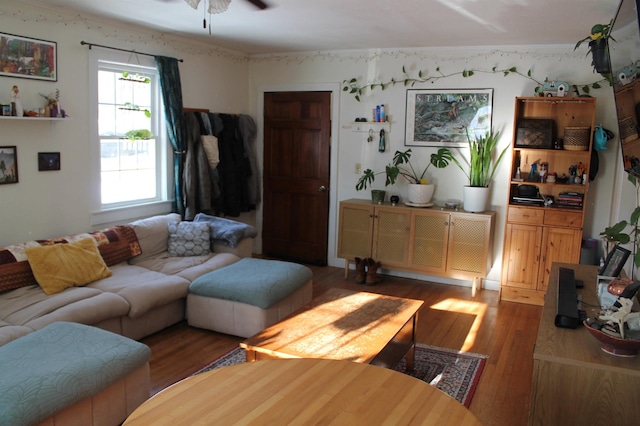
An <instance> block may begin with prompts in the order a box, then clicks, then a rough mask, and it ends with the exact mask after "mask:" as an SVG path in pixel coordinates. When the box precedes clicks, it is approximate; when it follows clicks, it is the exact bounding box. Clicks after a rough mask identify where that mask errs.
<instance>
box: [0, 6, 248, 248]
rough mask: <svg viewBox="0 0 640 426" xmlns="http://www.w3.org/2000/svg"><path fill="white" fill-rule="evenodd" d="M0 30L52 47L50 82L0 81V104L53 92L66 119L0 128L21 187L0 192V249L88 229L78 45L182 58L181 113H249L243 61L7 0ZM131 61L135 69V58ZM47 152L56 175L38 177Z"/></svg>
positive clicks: (85, 114)
mask: <svg viewBox="0 0 640 426" xmlns="http://www.w3.org/2000/svg"><path fill="white" fill-rule="evenodd" d="M0 28H1V31H2V32H6V33H10V34H17V35H21V36H26V37H33V38H39V39H44V40H49V41H55V42H56V43H57V47H58V81H57V82H43V81H38V80H31V79H24V78H11V77H0V103H8V102H9V100H10V91H11V87H12V86H13V85H14V84H15V85H18V86H19V88H20V92H21V101H22V104H23V106H24V108H25V110H29V109H37V108H38V107H41V106H44V100H43V99H42V98H41V97H40V96H39V95H38V93H44V94H48V93H52V92H54V91H55V90H56V89H59V90H60V102H61V105H62V107H63V108H64V109H65V110H66V111H67V113H68V114H69V115H70V118H69V119H68V120H67V121H63V122H61V121H55V122H49V121H37V122H36V121H33V122H31V121H26V120H15V121H13V120H0V146H5V145H16V146H17V153H18V172H19V179H20V182H19V183H18V184H12V185H0V205H1V206H2V208H1V209H0V246H4V245H8V244H12V243H18V242H22V241H27V240H30V239H41V238H50V237H56V236H61V235H68V234H72V233H76V232H82V231H86V230H88V229H90V228H91V224H92V213H94V212H92V208H91V202H90V200H91V195H92V194H94V193H95V192H96V191H98V189H99V188H98V187H96V185H95V184H92V183H91V182H92V180H91V179H90V178H89V176H90V166H89V165H90V163H91V161H90V146H89V141H90V140H91V135H90V133H89V120H90V119H91V117H90V116H89V96H88V93H89V87H88V85H89V77H88V69H89V64H88V58H89V49H88V48H87V47H86V46H82V45H80V41H81V40H84V41H87V42H90V43H96V44H102V45H107V46H113V47H118V48H123V49H133V50H137V51H139V52H145V53H150V54H154V55H164V56H173V57H177V58H182V59H184V62H183V63H181V64H180V72H181V77H182V91H183V98H184V105H185V107H199V108H208V109H210V110H211V111H212V112H226V113H248V112H249V93H248V87H247V81H248V79H249V74H248V72H249V66H248V62H247V59H246V56H244V55H242V54H237V53H233V52H227V51H224V50H221V49H216V48H212V47H210V46H204V45H198V44H193V43H189V42H186V41H184V40H179V39H173V38H168V37H167V36H166V35H164V34H162V33H159V32H153V31H148V30H137V29H135V28H132V27H131V26H127V27H122V26H119V25H116V24H110V23H108V22H107V21H105V20H103V19H102V20H100V21H94V20H92V19H90V18H87V17H80V16H79V15H67V14H64V13H61V12H59V11H55V12H52V11H49V10H45V9H39V8H32V7H29V6H27V5H24V4H20V3H19V2H15V1H12V0H3V2H2V4H1V5H0ZM94 49H98V48H94ZM131 60H132V61H135V60H136V59H135V56H133V57H132V59H131ZM49 151H54V152H60V153H61V170H60V171H55V172H38V167H37V153H38V152H49ZM162 208H164V209H166V206H163V207H162ZM148 211H149V212H156V211H157V209H150V210H148ZM118 217H122V215H119V216H118Z"/></svg>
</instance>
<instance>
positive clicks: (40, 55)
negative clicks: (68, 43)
mask: <svg viewBox="0 0 640 426" xmlns="http://www.w3.org/2000/svg"><path fill="white" fill-rule="evenodd" d="M0 58H3V64H2V68H0V75H2V76H7V77H22V78H32V79H35V80H46V81H58V75H57V73H58V70H57V67H58V65H57V61H58V44H57V43H56V42H55V41H46V40H40V39H37V38H31V37H23V36H19V35H15V34H6V33H0Z"/></svg>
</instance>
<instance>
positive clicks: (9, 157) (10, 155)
mask: <svg viewBox="0 0 640 426" xmlns="http://www.w3.org/2000/svg"><path fill="white" fill-rule="evenodd" d="M8 183H18V150H17V148H16V147H15V146H0V185H5V184H8Z"/></svg>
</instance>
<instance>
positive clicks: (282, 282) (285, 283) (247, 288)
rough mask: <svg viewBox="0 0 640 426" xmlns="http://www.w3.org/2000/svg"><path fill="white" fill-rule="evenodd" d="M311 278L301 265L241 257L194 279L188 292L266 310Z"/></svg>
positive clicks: (309, 270)
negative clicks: (231, 263)
mask: <svg viewBox="0 0 640 426" xmlns="http://www.w3.org/2000/svg"><path fill="white" fill-rule="evenodd" d="M312 277H313V274H312V272H311V269H309V268H308V267H306V266H304V265H298V264H296V263H292V262H282V261H278V260H265V259H253V258H244V259H240V260H239V261H237V262H236V263H234V264H233V265H230V266H227V267H226V268H222V269H218V270H216V271H213V272H210V273H208V274H206V275H203V276H201V277H200V278H198V279H196V280H194V281H193V282H192V283H191V284H190V285H189V293H191V294H196V295H198V296H204V297H211V298H215V299H223V300H230V301H234V302H242V303H246V304H248V305H253V306H258V307H260V308H262V309H266V308H268V307H269V306H271V305H273V304H274V303H276V302H278V301H280V300H282V299H284V298H285V297H287V296H288V295H290V294H291V293H293V292H294V291H296V290H297V289H298V288H300V287H303V286H304V285H305V284H307V283H308V282H309V281H310V280H311V278H312Z"/></svg>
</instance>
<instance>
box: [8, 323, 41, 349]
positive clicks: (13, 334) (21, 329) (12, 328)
mask: <svg viewBox="0 0 640 426" xmlns="http://www.w3.org/2000/svg"><path fill="white" fill-rule="evenodd" d="M32 331H33V330H32V329H30V328H29V327H25V326H22V325H11V324H9V323H6V322H4V321H2V320H0V346H2V345H4V344H6V343H9V342H10V341H12V340H16V339H17V338H18V337H22V336H24V335H27V334H29V333H31V332H32Z"/></svg>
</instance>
